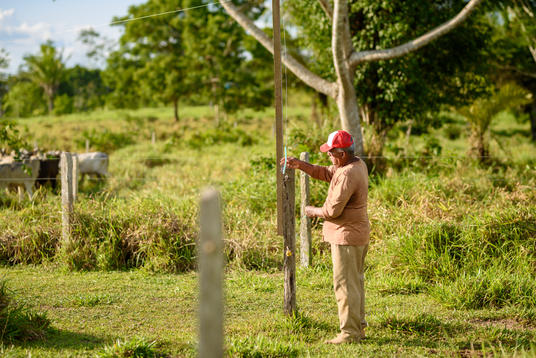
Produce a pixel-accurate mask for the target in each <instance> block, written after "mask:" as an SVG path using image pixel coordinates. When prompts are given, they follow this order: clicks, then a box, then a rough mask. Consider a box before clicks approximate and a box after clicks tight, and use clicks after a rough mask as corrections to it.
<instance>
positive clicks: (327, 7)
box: [318, 0, 333, 21]
mask: <svg viewBox="0 0 536 358" xmlns="http://www.w3.org/2000/svg"><path fill="white" fill-rule="evenodd" d="M318 2H319V3H320V7H322V10H324V12H325V13H326V16H327V17H328V18H329V20H330V21H333V8H332V7H331V4H330V3H329V0H318Z"/></svg>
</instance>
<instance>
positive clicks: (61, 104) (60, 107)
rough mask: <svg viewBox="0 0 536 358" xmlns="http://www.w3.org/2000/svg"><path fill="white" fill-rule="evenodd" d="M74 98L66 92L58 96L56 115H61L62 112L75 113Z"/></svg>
mask: <svg viewBox="0 0 536 358" xmlns="http://www.w3.org/2000/svg"><path fill="white" fill-rule="evenodd" d="M73 104H74V102H73V98H72V97H69V96H68V95H66V94H62V95H61V96H56V98H54V111H53V112H54V114H55V115H57V116H58V115H61V114H69V113H73Z"/></svg>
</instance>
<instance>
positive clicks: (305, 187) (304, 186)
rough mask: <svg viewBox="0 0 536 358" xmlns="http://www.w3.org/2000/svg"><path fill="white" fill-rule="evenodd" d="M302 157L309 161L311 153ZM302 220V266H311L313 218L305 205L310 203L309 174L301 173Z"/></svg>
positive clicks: (301, 157)
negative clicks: (306, 213) (306, 212)
mask: <svg viewBox="0 0 536 358" xmlns="http://www.w3.org/2000/svg"><path fill="white" fill-rule="evenodd" d="M300 159H301V160H303V161H304V162H309V153H307V152H302V153H301V154H300ZM300 192H301V210H300V215H301V220H300V254H301V255H300V258H301V265H302V267H309V266H311V257H312V255H311V241H312V240H311V218H309V217H308V216H307V215H305V207H306V206H307V205H309V176H308V175H307V174H306V173H305V172H301V174H300Z"/></svg>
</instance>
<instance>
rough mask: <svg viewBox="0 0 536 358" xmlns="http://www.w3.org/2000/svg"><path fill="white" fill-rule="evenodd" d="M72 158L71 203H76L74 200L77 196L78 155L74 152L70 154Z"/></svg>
mask: <svg viewBox="0 0 536 358" xmlns="http://www.w3.org/2000/svg"><path fill="white" fill-rule="evenodd" d="M72 158H73V186H72V191H73V203H76V200H77V198H78V175H79V168H80V167H79V165H78V155H77V154H75V155H73V156H72Z"/></svg>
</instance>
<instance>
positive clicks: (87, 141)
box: [86, 139, 89, 153]
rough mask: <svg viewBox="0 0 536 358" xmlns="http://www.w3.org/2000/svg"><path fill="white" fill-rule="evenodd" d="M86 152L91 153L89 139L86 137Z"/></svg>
mask: <svg viewBox="0 0 536 358" xmlns="http://www.w3.org/2000/svg"><path fill="white" fill-rule="evenodd" d="M86 153H89V139H86Z"/></svg>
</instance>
